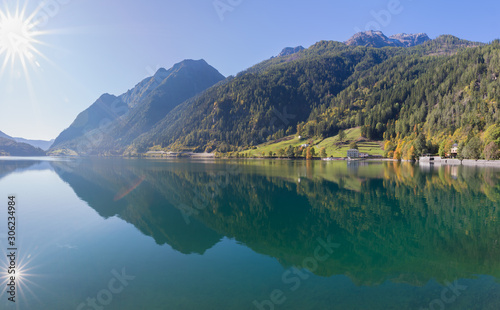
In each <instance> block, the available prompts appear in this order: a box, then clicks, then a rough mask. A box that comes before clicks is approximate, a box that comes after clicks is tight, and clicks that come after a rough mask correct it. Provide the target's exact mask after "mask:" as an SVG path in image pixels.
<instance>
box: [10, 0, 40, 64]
mask: <svg viewBox="0 0 500 310" xmlns="http://www.w3.org/2000/svg"><path fill="white" fill-rule="evenodd" d="M38 11H39V9H37V10H35V12H33V13H32V14H31V15H27V14H26V5H25V6H24V7H23V8H22V9H19V3H17V7H16V9H15V10H11V9H9V7H7V6H6V7H5V8H4V9H0V58H3V64H2V67H1V71H0V73H1V72H3V71H4V70H5V68H6V66H7V65H8V64H10V65H11V66H14V65H15V64H16V63H20V64H21V65H22V66H23V69H24V71H26V69H27V66H28V65H32V66H39V64H38V62H37V61H36V55H39V56H42V55H41V53H40V52H39V51H38V49H37V48H36V46H37V45H38V44H41V43H42V42H41V41H39V40H38V39H37V37H38V36H40V35H41V34H43V33H42V32H41V31H38V30H37V29H36V26H37V25H36V23H35V22H34V19H35V17H36V15H37V12H38Z"/></svg>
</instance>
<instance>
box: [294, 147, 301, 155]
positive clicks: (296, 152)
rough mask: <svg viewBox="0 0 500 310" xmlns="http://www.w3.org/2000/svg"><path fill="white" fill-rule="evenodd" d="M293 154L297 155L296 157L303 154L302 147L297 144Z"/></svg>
mask: <svg viewBox="0 0 500 310" xmlns="http://www.w3.org/2000/svg"><path fill="white" fill-rule="evenodd" d="M293 154H294V155H295V157H300V156H302V147H299V146H296V147H295V148H294V149H293Z"/></svg>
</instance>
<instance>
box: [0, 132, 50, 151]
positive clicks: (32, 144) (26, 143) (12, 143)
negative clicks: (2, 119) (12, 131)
mask: <svg viewBox="0 0 500 310" xmlns="http://www.w3.org/2000/svg"><path fill="white" fill-rule="evenodd" d="M53 142H54V141H53V140H52V141H43V140H27V139H23V138H13V137H11V136H9V135H7V134H5V133H3V132H1V131H0V156H45V151H46V150H48V149H49V148H50V146H51V145H52V143H53Z"/></svg>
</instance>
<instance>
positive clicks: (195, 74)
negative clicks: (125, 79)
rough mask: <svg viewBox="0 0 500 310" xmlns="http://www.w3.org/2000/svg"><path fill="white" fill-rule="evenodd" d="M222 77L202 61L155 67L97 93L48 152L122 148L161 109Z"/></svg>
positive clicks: (155, 119) (119, 150) (159, 114)
mask: <svg viewBox="0 0 500 310" xmlns="http://www.w3.org/2000/svg"><path fill="white" fill-rule="evenodd" d="M223 79H224V76H223V75H221V74H220V73H219V72H218V71H217V70H216V69H214V68H213V67H211V66H210V65H208V64H207V63H206V62H205V61H204V60H184V61H182V62H180V63H178V64H176V65H174V66H173V67H172V68H171V69H169V70H165V69H160V70H158V72H156V74H155V75H154V76H152V77H149V78H147V79H144V80H143V81H141V82H140V83H139V84H137V85H136V86H135V87H134V88H133V89H131V90H129V91H128V92H126V93H125V94H122V95H121V96H118V97H116V96H113V95H109V94H105V95H103V96H102V97H101V98H99V99H98V100H97V101H96V102H95V103H94V104H93V105H91V106H90V107H89V108H88V109H87V110H85V111H84V112H82V113H81V114H80V115H78V117H77V118H76V120H75V121H74V122H73V124H72V125H71V126H70V127H69V128H68V129H66V130H65V131H63V132H62V133H61V134H60V135H59V137H58V138H57V139H56V141H55V142H54V144H53V146H52V148H51V150H50V151H51V153H52V154H61V153H62V154H67V153H69V154H75V153H77V154H81V155H83V154H113V153H123V151H124V149H125V148H126V147H127V146H128V143H130V142H131V141H132V140H133V139H135V138H136V137H138V136H139V135H141V134H142V133H144V132H146V131H148V130H149V129H151V128H152V127H153V126H154V125H155V124H156V123H157V122H159V121H160V120H161V119H162V118H163V117H164V116H165V115H166V114H167V113H169V112H170V111H171V110H172V109H174V108H175V107H176V106H177V105H179V104H180V103H182V102H184V101H185V100H187V99H189V98H191V97H193V96H196V95H197V94H199V93H201V92H203V91H204V90H206V89H207V88H209V87H210V86H212V85H214V84H216V83H218V82H220V81H221V80H223Z"/></svg>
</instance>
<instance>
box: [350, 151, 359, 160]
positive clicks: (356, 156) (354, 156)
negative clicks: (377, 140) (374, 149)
mask: <svg viewBox="0 0 500 310" xmlns="http://www.w3.org/2000/svg"><path fill="white" fill-rule="evenodd" d="M347 157H350V158H359V151H358V150H356V149H350V150H348V151H347Z"/></svg>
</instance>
